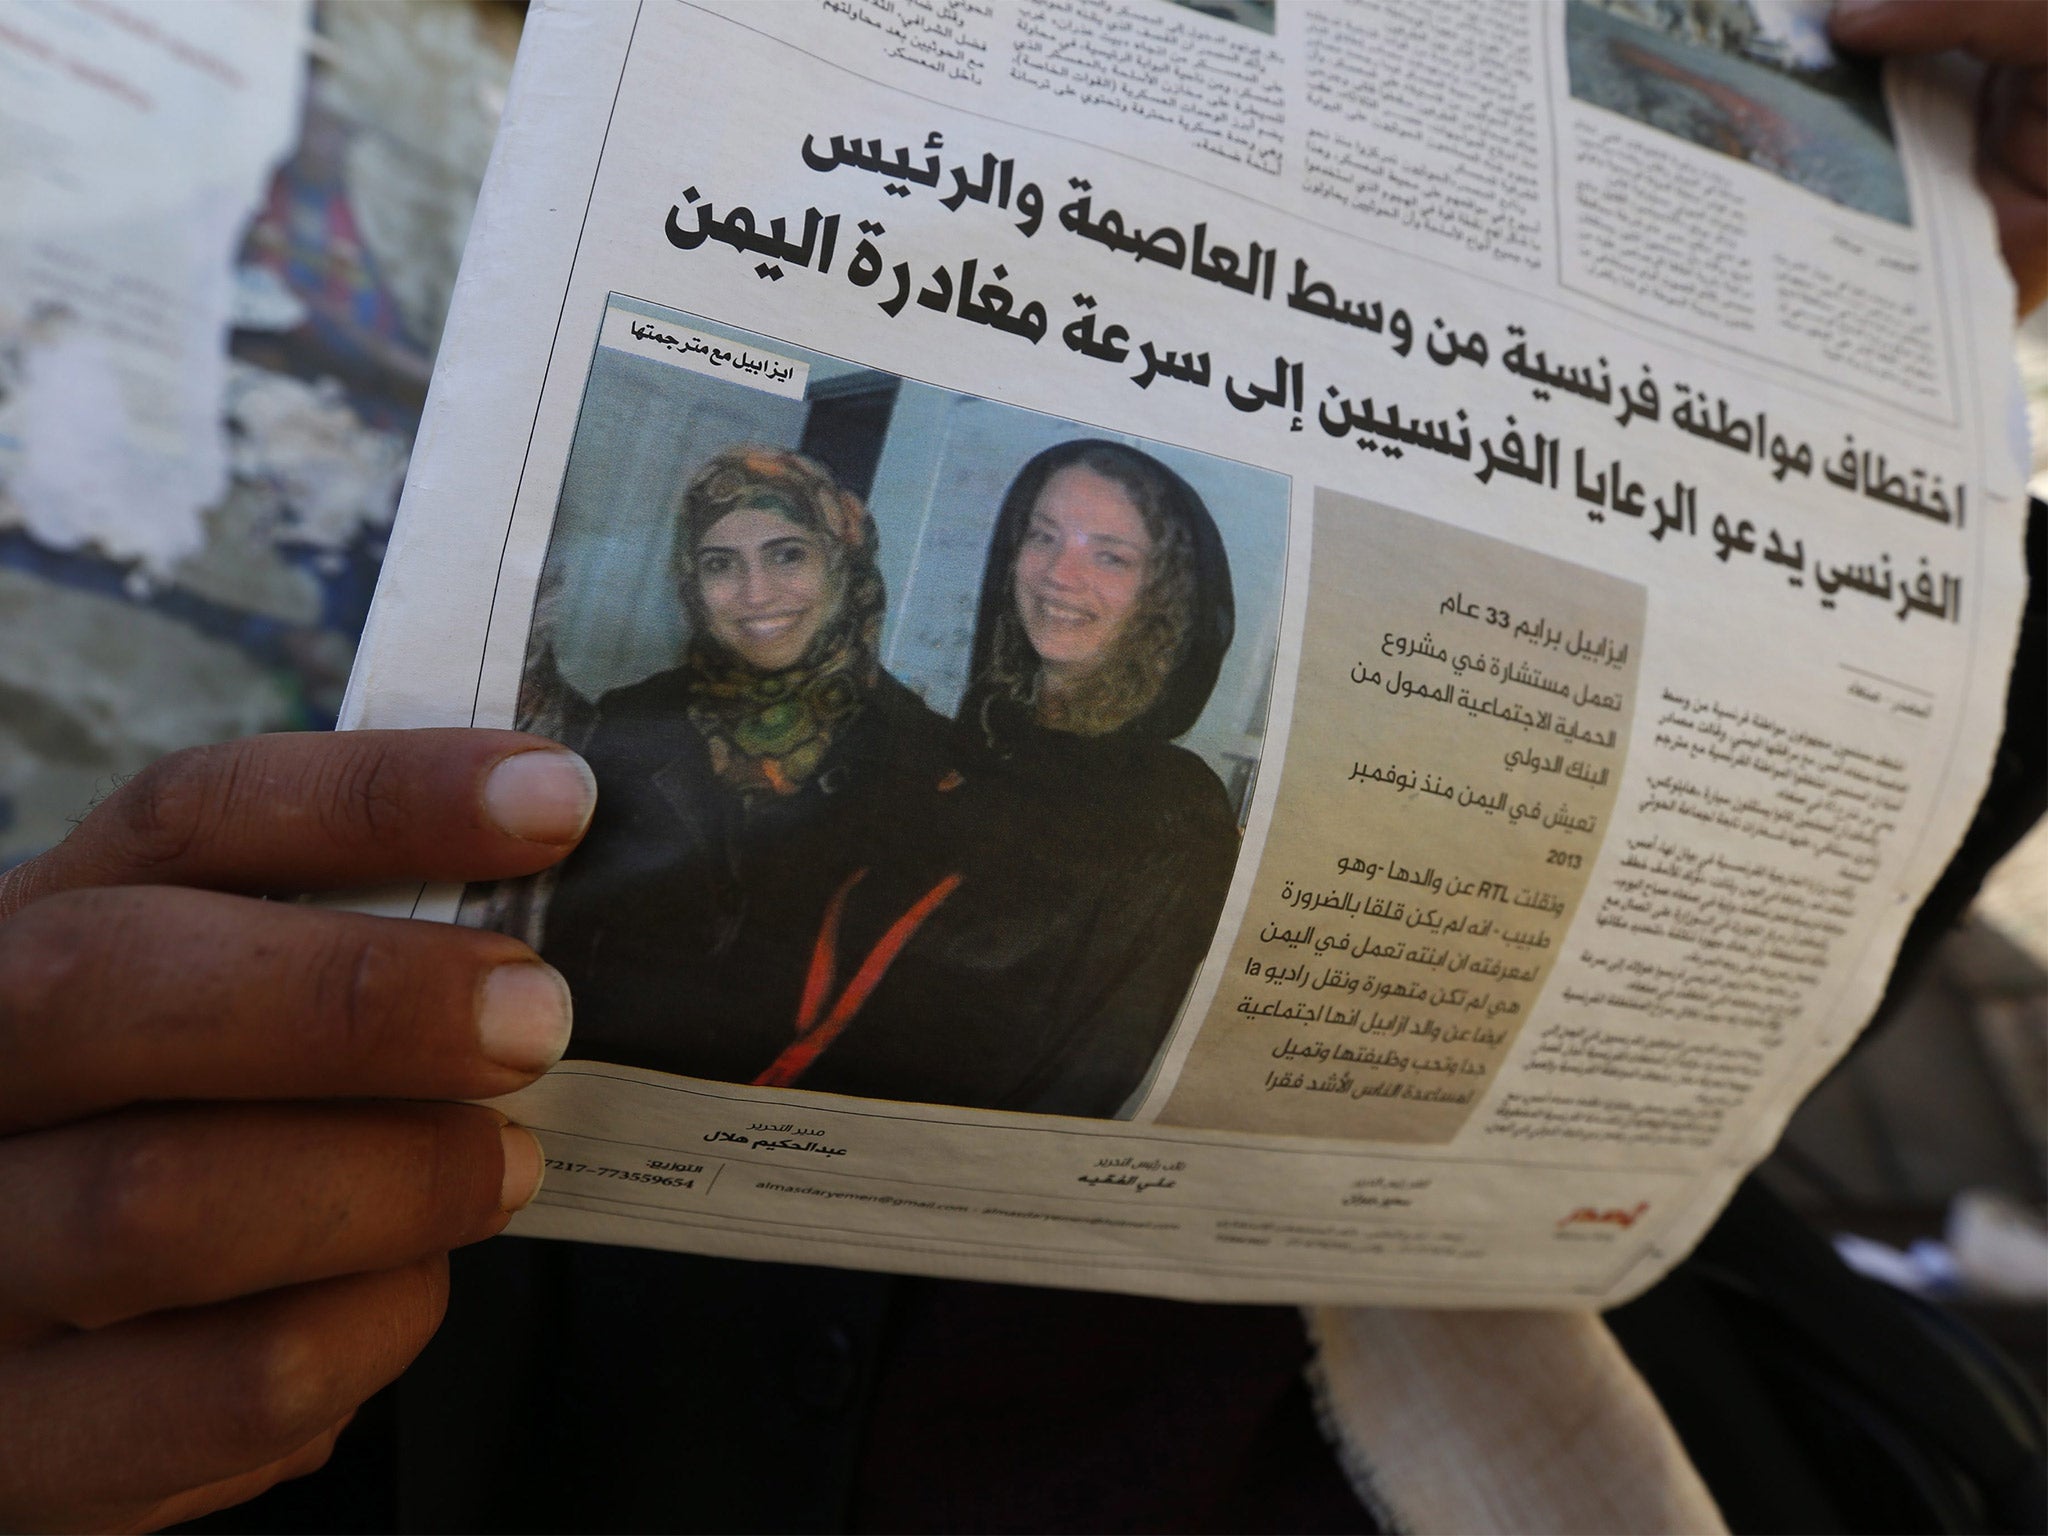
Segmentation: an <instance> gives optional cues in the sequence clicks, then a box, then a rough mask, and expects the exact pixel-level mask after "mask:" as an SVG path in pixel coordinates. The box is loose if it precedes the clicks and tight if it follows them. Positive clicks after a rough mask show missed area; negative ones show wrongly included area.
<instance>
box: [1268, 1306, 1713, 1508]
mask: <svg viewBox="0 0 2048 1536" xmlns="http://www.w3.org/2000/svg"><path fill="white" fill-rule="evenodd" d="M1306 1318H1307V1322H1308V1331H1309V1337H1310V1339H1311V1340H1312V1341H1313V1343H1314V1344H1315V1347H1316V1354H1315V1358H1314V1360H1313V1361H1312V1362H1311V1364H1310V1366H1309V1372H1310V1380H1311V1382H1312V1384H1313V1385H1314V1387H1315V1389H1316V1397H1317V1406H1318V1409H1319V1411H1320V1413H1321V1415H1322V1418H1323V1427H1324V1430H1325V1432H1326V1433H1328V1434H1329V1436H1330V1438H1331V1441H1332V1443H1333V1444H1334V1446H1335V1447H1336V1450H1337V1455H1338V1460H1339V1461H1340V1462H1341V1463H1342V1464H1343V1467H1344V1471H1345V1474H1346V1476H1348V1477H1349V1478H1350V1480H1351V1484H1352V1487H1353V1488H1354V1489H1356V1490H1357V1492H1358V1495H1359V1497H1360V1498H1361V1499H1363V1500H1364V1501H1365V1503H1366V1505H1367V1507H1368V1508H1370V1509H1371V1510H1372V1511H1373V1512H1374V1514H1375V1515H1376V1516H1378V1517H1379V1519H1380V1521H1381V1522H1382V1524H1383V1525H1384V1526H1385V1527H1386V1528H1387V1529H1389V1530H1394V1531H1401V1532H1410V1533H1415V1536H1424V1533H1434V1532H1455V1533H1478V1532H1489V1531H1502V1532H1528V1533H1536V1532H1574V1533H1577V1532H1587V1533H1591V1532H1630V1533H1637V1532H1686V1533H1693V1532H1700V1533H1720V1532H1725V1531H1726V1530H1727V1526H1726V1524H1725V1523H1724V1522H1723V1521H1722V1519H1721V1512H1720V1510H1719V1509H1718V1508H1716V1507H1715V1504H1714V1500H1713V1496H1712V1495H1711V1494H1709V1493H1708V1492H1707V1489H1706V1485H1705V1484H1704V1483H1703V1482H1701V1481H1700V1476H1699V1473H1698V1472H1697V1471H1695V1470H1694V1468H1693V1465H1692V1462H1691V1461H1690V1460H1689V1459H1687V1457H1686V1454H1685V1450H1684V1447H1682V1446H1681V1445H1680V1444H1679V1441H1678V1436H1677V1435H1676V1433H1674V1432H1673V1430H1672V1428H1671V1425H1670V1422H1669V1421H1668V1420H1667V1419H1666V1418H1665V1417H1664V1411H1663V1409H1662V1408H1660V1407H1659V1406H1658V1403H1657V1399H1656V1398H1655V1397H1654V1396H1653V1395H1652V1394H1651V1392H1650V1389H1649V1388H1648V1387H1647V1386H1646V1385H1645V1384H1644V1382H1643V1379H1642V1378H1641V1377H1640V1376H1638V1375H1637V1374H1636V1371H1635V1368H1634V1367H1633V1366H1632V1365H1630V1364H1629V1362H1628V1358H1627V1357H1626V1356H1625V1355H1623V1354H1622V1352H1621V1346H1620V1345H1618V1344H1616V1343H1615V1341H1614V1336H1613V1335H1612V1334H1611V1333H1609V1332H1608V1331H1607V1325H1606V1324H1605V1323H1603V1322H1601V1320H1600V1318H1599V1317H1598V1315H1596V1314H1594V1313H1591V1312H1425V1311H1411V1310H1402V1309H1397V1308H1392V1307H1311V1308H1308V1309H1306Z"/></svg>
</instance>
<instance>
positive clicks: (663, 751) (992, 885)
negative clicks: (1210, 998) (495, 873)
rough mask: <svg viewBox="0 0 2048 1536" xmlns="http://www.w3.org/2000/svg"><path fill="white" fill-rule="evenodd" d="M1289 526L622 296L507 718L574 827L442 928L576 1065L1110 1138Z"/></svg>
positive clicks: (1219, 795) (1172, 464)
mask: <svg viewBox="0 0 2048 1536" xmlns="http://www.w3.org/2000/svg"><path fill="white" fill-rule="evenodd" d="M1289 494H1290V486H1289V482H1288V479H1287V477H1286V476H1284V475H1279V474H1275V473H1272V472H1270V471H1266V470H1257V469H1252V468H1249V467H1247V466H1244V465H1241V464H1235V463H1231V462H1228V461H1225V460H1222V459H1217V458H1214V457H1211V456H1209V455H1205V454H1200V453H1195V452H1192V451H1190V450H1187V449H1184V448H1175V447H1170V446H1166V445H1161V444H1157V443H1149V442H1141V441H1139V440H1137V439H1134V438H1130V437H1127V436H1111V435H1109V434H1105V433H1102V432H1100V431H1097V430H1096V429H1094V428H1091V427H1089V426H1087V425H1085V424H1083V423H1079V422H1074V421H1067V420H1062V419H1059V418H1056V417H1051V416H1047V415H1044V414H1041V413H1038V412H1034V411H1026V410H1022V409H1019V408H1017V407H1013V406H1008V405H1004V404H1001V403H1000V402H997V401H992V400H988V399H984V398H979V397H976V396H971V395H966V394H961V393H958V392H955V391H951V390H941V389H937V388H934V387H931V386H928V385H924V384H920V383H918V382H916V381H914V380H910V379H905V378H901V377H899V376H897V375H894V374H889V373H884V372H881V371H878V370H875V369H871V368H865V367H861V366H858V365H855V364H851V363H848V362H844V361H842V360H840V359H837V358H831V357H826V356H823V355H821V354H818V353H814V352H811V351H808V350H805V349H803V348H799V347H794V346H790V345H786V344H784V343H782V342H779V341H775V340H772V339H769V338H765V337H760V336H756V335H752V334H749V333H746V332H742V331H738V330H734V329H731V328H728V327H721V326H718V325H715V324H713V323H711V322H708V321H705V320H701V319H696V318H693V317H690V316H686V315H681V314H678V313H675V312H674V311H670V310H666V309H663V308H660V307H658V306H655V305H652V304H646V303H641V302H639V301H636V300H632V299H628V298H624V297H620V296H616V295H615V296H614V297H613V298H612V300H611V301H610V302H609V304H608V305H607V308H606V311H605V318H604V321H603V328H602V333H601V336H600V337H599V340H598V345H597V349H596V354H595V357H594V360H593V363H592V367H591V372H590V376H589V382H588V385H587V387H586V390H585V393H584V397H583V402H582V406H581V410H580V414H579V417H578V421H577V427H576V432H575V437H574V441H573V446H572V448H571V450H570V455H569V459H568V464H567V469H566V472H565V476H564V480H563V490H562V494H561V498H560V503H559V506H558V510H557V514H556V519H555V524H554V528H553V532H552V535H551V538H550V541H549V546H548V553H547V557H546V560H545V563H544V565H543V568H542V572H541V577H540V583H539V588H538V596H537V600H536V603H535V610H534V614H533V621H532V626H531V630H530V632H529V638H528V643H527V647H526V663H525V667H524V671H523V674H522V680H521V694H520V710H519V715H520V720H519V723H520V724H521V726H522V727H524V728H526V729H531V730H537V731H541V732H544V733H547V734H550V735H553V736H556V737H558V738H559V739H561V740H563V741H565V742H568V743H569V744H571V745H573V746H575V747H577V748H578V749H579V750H580V751H582V752H583V753H584V755H585V756H586V757H587V758H588V760H589V761H590V763H591V764H592V766H593V769H594V770H595V772H596V774H597V776H598V781H599V787H600V798H599V809H598V812H597V817H596V820H595V822H594V823H593V825H592V828H591V832H590V835H589V837H588V839H587V840H586V842H585V843H584V845H583V846H582V848H581V849H580V850H579V851H578V852H577V853H576V854H575V855H574V856H573V857H572V858H571V859H570V860H569V861H568V862H567V864H566V865H564V866H563V868H562V869H561V871H560V872H559V874H558V875H557V876H553V877H550V878H549V879H548V880H547V881H545V882H542V883H537V884H534V885H530V886H528V885H520V886H506V887H501V888H488V889H478V890H476V891H473V892H472V893H471V895H470V897H469V899H468V901H467V902H466V904H465V915H466V917H467V919H468V920H470V921H475V922H482V923H487V924H489V925H491V926H496V927H502V928H507V929H509V930H511V931H514V932H517V933H519V934H521V935H522V936H523V937H526V938H528V939H530V940H531V941H532V942H534V943H536V944H537V946H538V947H539V948H540V950H541V953H542V954H543V955H544V956H545V957H546V958H547V959H548V960H549V961H550V962H552V963H553V964H554V965H556V966H557V967H558V968H560V970H561V971H562V972H563V974H564V975H565V976H567V977H568V978H569V981H570V984H571V985H572V987H573V988H574V989H575V993H576V998H577V1029H576V1039H575V1044H574V1046H573V1048H572V1055H574V1056H576V1057H578V1058H580V1059H589V1060H597V1061H605V1062H611V1063H615V1064H618V1065H625V1066H634V1067H641V1068H647V1069H652V1070H656V1071H664V1072H673V1073H678V1074H682V1075H686V1076H690V1077H696V1078H708V1079H712V1080H716V1081H721V1082H733V1083H745V1084H753V1085H756V1086H763V1087H783V1088H793V1087H798V1086H801V1087H802V1088H803V1089H805V1090H807V1091H814V1092H815V1091H822V1092H830V1093H841V1094H852V1095H859V1096H862V1097H868V1098H883V1099H897V1100H909V1101H915V1102H923V1103H934V1104H947V1105H959V1106H969V1107H979V1108H990V1109H1010V1110H1023V1111H1029V1112H1036V1113H1044V1114H1062V1115H1086V1116H1095V1117H1115V1116H1118V1115H1119V1114H1122V1113H1127V1112H1128V1108H1129V1105H1130V1102H1131V1101H1132V1100H1133V1098H1134V1096H1135V1095H1136V1093H1137V1090H1138V1089H1139V1087H1140V1085H1141V1084H1142V1083H1144V1082H1145V1081H1146V1079H1147V1077H1148V1075H1149V1074H1150V1072H1151V1070H1152V1067H1153V1063H1154V1059H1155V1057H1156V1056H1157V1055H1158V1053H1159V1051H1160V1049H1161V1047H1162V1045H1163V1044H1164V1042H1165V1040H1166V1038H1167V1036H1168V1033H1169V1031H1170V1030H1171V1028H1172V1026H1173V1023H1174V1020H1175V1019H1176V1017H1177V1016H1178V1015H1179V1013H1180V1012H1181V1009H1182V1006H1183V1004H1184V1002H1185V1000H1186V996H1187V993H1188V988H1189V986H1190V983H1191V982H1192V980H1193V979H1194V976H1195V972H1196V970H1197V968H1198V967H1199V965H1200V963H1201V960H1202V958H1203V956H1204V955H1205V954H1206V953H1207V952H1208V950H1209V947H1210V945H1211V943H1212V941H1213V939H1214V936H1215V930H1216V925H1217V920H1218V917H1219V914H1220V913H1221V911H1222V908H1223V904H1224V897H1225V894H1226V892H1227V890H1228V888H1229V885H1230V882H1231V877H1232V874H1233V871H1234V869H1235V867H1236V864H1237V858H1238V852H1239V847H1240V828H1241V825H1242V820H1243V817H1244V815H1245V813H1246V809H1247V807H1248V804H1249V800H1250V792H1251V787H1252V783H1253V780H1254V777H1255V775H1256V772H1257V769H1258V764H1259V758H1260V753H1261V750H1262V747H1263V743H1264V727H1265V717H1266V712H1267V707H1268V700H1269V697H1270V692H1271V675H1272V671H1273V665H1274V651H1275V645H1276V638H1277V634H1278V629H1279V619H1280V602H1281V594H1282V583H1283V576H1284V569H1285V562H1286V539H1287V515H1288V498H1289Z"/></svg>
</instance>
